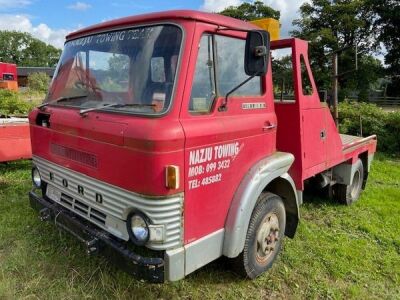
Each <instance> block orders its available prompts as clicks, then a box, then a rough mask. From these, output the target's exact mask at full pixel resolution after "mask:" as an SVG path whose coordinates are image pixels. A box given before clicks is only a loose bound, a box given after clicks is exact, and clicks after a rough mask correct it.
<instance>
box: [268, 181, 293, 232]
mask: <svg viewBox="0 0 400 300" xmlns="http://www.w3.org/2000/svg"><path fill="white" fill-rule="evenodd" d="M264 191H266V192H271V193H273V194H276V195H278V196H279V197H281V198H282V201H283V204H284V205H285V212H286V228H285V235H286V236H288V237H290V238H293V237H294V235H295V233H296V230H297V225H298V224H299V220H300V209H299V204H300V203H301V199H299V198H300V197H301V195H300V196H299V195H298V194H297V192H296V187H295V185H294V182H293V179H292V178H291V177H290V175H289V174H288V173H285V174H282V175H281V176H279V177H277V178H275V179H274V180H272V181H271V182H270V183H269V184H268V185H267V186H266V187H265V189H264Z"/></svg>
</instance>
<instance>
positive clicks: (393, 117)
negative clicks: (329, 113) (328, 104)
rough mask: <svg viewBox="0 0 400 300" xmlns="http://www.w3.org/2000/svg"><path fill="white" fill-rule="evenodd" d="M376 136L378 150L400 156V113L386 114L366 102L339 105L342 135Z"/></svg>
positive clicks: (346, 102)
mask: <svg viewBox="0 0 400 300" xmlns="http://www.w3.org/2000/svg"><path fill="white" fill-rule="evenodd" d="M360 116H361V124H362V135H363V136H368V135H372V134H376V135H377V136H378V150H379V151H381V152H386V153H390V154H400V111H397V112H386V111H384V110H383V109H382V108H379V107H378V106H376V105H375V104H370V103H364V102H348V101H345V102H342V103H340V104H339V119H340V126H339V130H340V132H341V133H347V134H352V135H360Z"/></svg>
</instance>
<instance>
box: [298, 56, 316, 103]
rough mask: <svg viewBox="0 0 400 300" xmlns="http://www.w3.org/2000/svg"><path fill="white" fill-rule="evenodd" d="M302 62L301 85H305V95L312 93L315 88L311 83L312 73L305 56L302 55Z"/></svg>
mask: <svg viewBox="0 0 400 300" xmlns="http://www.w3.org/2000/svg"><path fill="white" fill-rule="evenodd" d="M300 64H301V85H302V87H303V95H308V96H309V95H312V94H313V88H312V85H311V80H310V75H309V74H308V71H307V67H306V63H305V61H304V56H303V55H301V56H300Z"/></svg>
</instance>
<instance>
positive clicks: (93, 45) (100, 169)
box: [29, 11, 376, 282]
mask: <svg viewBox="0 0 400 300" xmlns="http://www.w3.org/2000/svg"><path fill="white" fill-rule="evenodd" d="M281 48H288V49H289V50H290V51H291V53H292V64H293V82H294V92H295V94H294V95H295V97H294V99H292V100H289V101H286V100H283V97H281V98H280V99H279V97H278V98H276V99H275V97H274V94H273V78H274V72H273V70H272V69H271V63H270V61H271V59H270V50H274V49H281ZM302 66H303V68H302ZM304 71H305V72H304ZM304 74H306V75H304ZM302 76H307V77H308V80H309V82H310V86H309V87H308V89H307V91H305V90H304V89H303V88H304V86H303V81H304V80H302V79H304V78H302ZM29 119H30V125H31V127H30V128H31V137H32V149H33V164H34V166H33V169H32V180H33V184H34V188H33V190H32V191H31V192H30V193H29V197H30V202H31V205H32V207H34V208H35V209H37V210H38V211H39V215H40V217H41V219H42V220H53V221H54V222H55V224H57V225H58V226H59V227H61V228H63V229H65V230H66V231H68V232H70V233H72V234H73V235H74V236H76V237H77V238H78V239H79V240H80V241H83V242H84V243H85V245H86V246H87V252H88V253H89V254H91V253H96V252H98V251H102V250H109V251H112V252H113V253H117V254H118V256H119V258H123V259H124V260H123V261H124V264H123V265H124V267H127V268H129V270H130V271H131V272H132V273H133V274H135V275H136V276H137V277H140V278H144V279H147V280H150V281H155V282H162V281H164V280H169V281H174V280H179V279H181V278H183V277H184V276H185V275H188V274H190V273H191V272H193V271H195V270H196V269H199V268H200V267H202V266H204V265H205V264H207V263H209V262H211V261H213V260H215V259H217V258H218V257H220V256H226V257H228V258H232V259H233V260H234V261H235V266H236V267H237V269H238V270H239V271H240V272H242V273H243V274H244V275H246V276H247V277H249V278H255V277H256V276H258V275H260V274H261V273H263V272H264V271H266V270H267V269H268V268H270V267H271V265H272V263H273V261H274V260H275V258H276V257H277V255H278V253H279V251H280V248H281V243H282V240H283V238H284V236H285V235H286V236H288V237H290V238H293V237H294V235H295V232H296V228H297V225H298V223H299V219H300V212H299V206H300V204H301V203H302V201H303V199H302V195H303V190H304V185H305V182H307V181H312V182H316V183H318V185H319V186H320V187H323V186H327V187H329V188H330V190H331V195H332V196H333V197H334V198H336V199H337V200H338V201H340V202H341V203H344V204H351V203H352V202H354V201H356V200H357V199H358V197H359V195H360V192H361V190H362V189H363V188H364V187H365V183H366V180H367V177H368V173H369V169H370V164H371V161H372V159H373V155H374V152H375V149H376V137H375V136H370V137H367V138H362V137H354V136H347V135H340V134H339V133H338V130H337V128H336V126H335V123H334V121H333V119H332V116H331V113H330V111H329V108H328V106H327V105H326V104H325V103H321V102H320V99H319V96H318V91H317V87H316V86H315V83H314V80H313V76H312V71H311V69H310V65H309V60H308V57H307V42H305V41H302V40H299V39H285V40H277V41H272V42H271V43H270V40H269V34H268V33H267V32H266V31H263V30H260V28H259V27H256V26H254V25H252V24H250V23H246V22H242V21H239V20H236V19H232V18H228V17H225V16H221V15H217V14H208V13H202V12H196V11H168V12H162V13H152V14H146V15H140V16H133V17H127V18H122V19H118V20H114V21H110V22H105V23H101V24H99V25H95V26H91V27H88V28H85V29H82V30H79V31H77V32H74V33H72V34H70V35H68V36H67V41H66V43H65V48H64V51H63V54H62V56H61V59H60V62H59V64H58V67H57V71H56V74H55V77H54V79H53V82H52V85H51V88H50V90H49V94H48V96H47V99H46V100H45V101H44V103H43V104H42V105H41V106H39V107H38V108H37V109H35V110H34V111H33V112H32V113H31V114H30V116H29ZM143 250H146V251H143ZM110 257H115V255H113V256H110Z"/></svg>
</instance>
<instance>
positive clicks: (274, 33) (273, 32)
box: [250, 18, 280, 41]
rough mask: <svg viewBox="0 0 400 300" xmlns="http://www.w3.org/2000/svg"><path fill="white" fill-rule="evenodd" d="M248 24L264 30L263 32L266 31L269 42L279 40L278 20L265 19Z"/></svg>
mask: <svg viewBox="0 0 400 300" xmlns="http://www.w3.org/2000/svg"><path fill="white" fill-rule="evenodd" d="M250 23H251V24H253V25H256V26H258V27H260V28H261V29H264V30H265V31H268V32H269V35H270V38H271V41H276V40H279V30H280V24H279V21H278V20H276V19H273V18H265V19H259V20H254V21H250Z"/></svg>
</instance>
